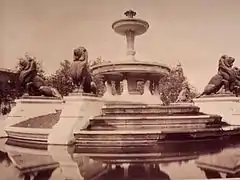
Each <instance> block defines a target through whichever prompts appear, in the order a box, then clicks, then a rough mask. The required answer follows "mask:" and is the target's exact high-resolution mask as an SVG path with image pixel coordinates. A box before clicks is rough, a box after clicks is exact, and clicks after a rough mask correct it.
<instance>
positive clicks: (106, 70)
mask: <svg viewBox="0 0 240 180" xmlns="http://www.w3.org/2000/svg"><path fill="white" fill-rule="evenodd" d="M92 70H93V74H94V75H102V76H104V80H120V81H122V80H124V79H125V78H128V76H129V77H131V78H133V77H135V78H137V79H140V80H145V79H151V78H154V79H156V78H158V79H159V78H161V77H162V76H165V75H168V74H169V72H170V68H169V67H167V66H165V65H162V64H158V63H150V62H142V61H130V62H126V61H123V62H117V63H104V64H101V65H97V66H93V67H92Z"/></svg>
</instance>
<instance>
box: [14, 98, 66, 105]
mask: <svg viewBox="0 0 240 180" xmlns="http://www.w3.org/2000/svg"><path fill="white" fill-rule="evenodd" d="M15 102H16V103H39V104H41V103H43V104H46V103H47V104H62V103H64V100H63V99H58V98H45V97H44V98H43V97H38V96H29V97H28V98H27V97H24V98H21V99H16V100H15Z"/></svg>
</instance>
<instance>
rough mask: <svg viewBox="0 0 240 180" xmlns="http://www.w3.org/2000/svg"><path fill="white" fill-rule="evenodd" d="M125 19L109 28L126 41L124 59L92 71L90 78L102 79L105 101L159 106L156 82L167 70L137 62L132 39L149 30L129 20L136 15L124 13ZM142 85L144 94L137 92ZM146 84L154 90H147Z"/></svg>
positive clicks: (133, 19)
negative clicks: (112, 91) (141, 84)
mask: <svg viewBox="0 0 240 180" xmlns="http://www.w3.org/2000/svg"><path fill="white" fill-rule="evenodd" d="M125 15H126V16H127V18H126V19H121V20H118V21H116V22H114V23H113V24H112V28H113V30H114V31H115V32H116V33H118V34H120V35H123V36H126V39H127V53H126V54H127V57H126V58H125V59H123V61H122V62H116V63H106V64H101V65H98V66H94V67H93V68H92V70H93V74H94V75H101V76H103V80H104V82H105V84H106V87H107V88H106V89H107V91H106V92H105V94H104V97H106V98H107V99H108V100H116V101H126V102H127V101H130V102H136V103H147V104H149V103H150V104H161V99H160V95H159V91H158V87H159V79H160V78H162V77H163V76H166V75H168V73H169V71H170V69H169V68H168V67H167V66H165V65H161V64H158V63H149V62H143V61H138V60H136V58H135V54H136V51H135V50H134V40H135V36H140V35H142V34H144V33H145V32H146V31H147V29H148V28H149V24H148V22H146V21H144V20H141V19H135V18H133V17H134V16H135V15H136V12H134V11H132V10H129V11H126V12H125ZM139 81H142V82H144V83H145V87H144V93H143V94H140V92H138V91H137V83H138V82H139ZM121 82H122V83H123V92H122V93H121V92H120V83H121ZM112 83H115V85H116V92H117V95H116V96H115V97H113V96H112V93H111V91H110V89H111V88H110V87H111V85H112ZM150 84H153V85H154V89H153V90H152V91H151V90H150V87H149V86H150Z"/></svg>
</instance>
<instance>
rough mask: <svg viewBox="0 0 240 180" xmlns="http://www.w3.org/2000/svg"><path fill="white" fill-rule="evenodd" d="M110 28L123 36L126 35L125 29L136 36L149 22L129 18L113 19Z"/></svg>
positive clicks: (146, 27) (147, 26)
mask: <svg viewBox="0 0 240 180" xmlns="http://www.w3.org/2000/svg"><path fill="white" fill-rule="evenodd" d="M112 28H113V29H114V31H115V32H116V33H118V34H121V35H123V36H125V35H126V32H127V31H133V32H134V35H136V36H138V35H142V34H144V33H145V32H146V31H147V30H148V28H149V24H148V22H147V21H144V20H141V19H130V18H129V19H120V20H118V21H115V22H114V23H113V24H112Z"/></svg>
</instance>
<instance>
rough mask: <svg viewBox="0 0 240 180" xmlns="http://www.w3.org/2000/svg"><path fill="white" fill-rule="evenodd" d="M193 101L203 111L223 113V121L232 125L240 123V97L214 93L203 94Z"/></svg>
mask: <svg viewBox="0 0 240 180" xmlns="http://www.w3.org/2000/svg"><path fill="white" fill-rule="evenodd" d="M193 101H194V103H195V104H196V105H197V106H199V107H200V109H201V111H202V112H204V113H208V114H218V115H221V116H222V117H223V121H225V122H227V123H229V124H231V125H240V97H235V96H231V95H212V96H203V97H201V98H198V99H194V100H193Z"/></svg>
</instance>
